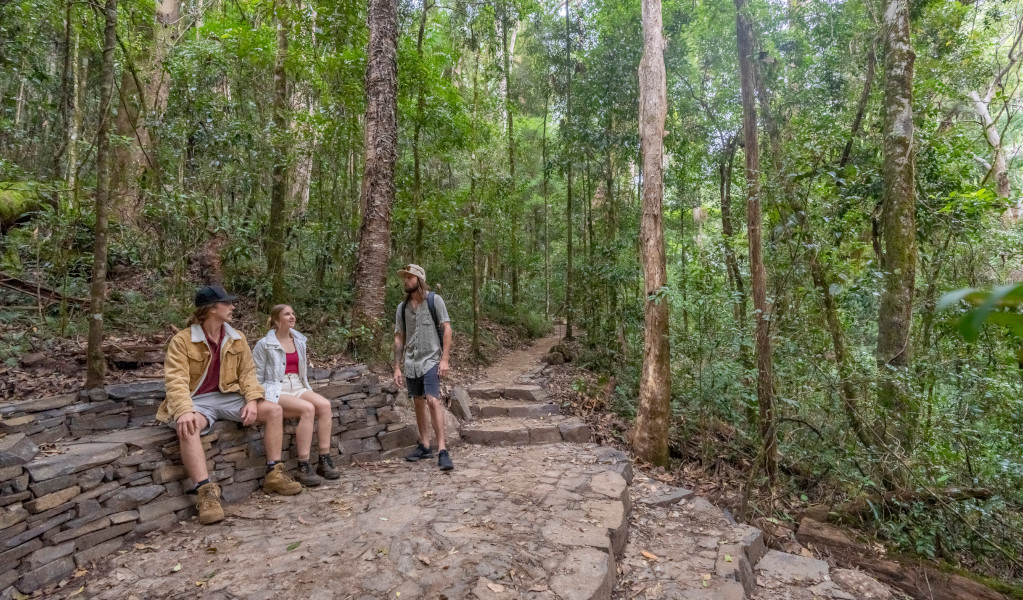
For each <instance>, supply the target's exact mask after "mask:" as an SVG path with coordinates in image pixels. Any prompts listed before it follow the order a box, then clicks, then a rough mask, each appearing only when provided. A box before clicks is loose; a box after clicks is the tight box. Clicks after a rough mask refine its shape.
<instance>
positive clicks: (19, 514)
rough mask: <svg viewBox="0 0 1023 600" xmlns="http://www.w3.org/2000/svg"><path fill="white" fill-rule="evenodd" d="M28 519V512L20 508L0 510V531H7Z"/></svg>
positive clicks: (13, 507)
mask: <svg viewBox="0 0 1023 600" xmlns="http://www.w3.org/2000/svg"><path fill="white" fill-rule="evenodd" d="M27 518H28V511H27V510H25V509H24V508H22V507H21V506H12V507H11V508H4V509H0V529H7V528H8V527H13V526H15V525H17V524H18V523H21V522H22V521H24V520H25V519H27Z"/></svg>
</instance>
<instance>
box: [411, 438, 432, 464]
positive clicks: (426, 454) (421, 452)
mask: <svg viewBox="0 0 1023 600" xmlns="http://www.w3.org/2000/svg"><path fill="white" fill-rule="evenodd" d="M420 458H433V450H432V449H431V448H429V447H427V446H424V445H423V443H422V442H419V443H418V444H416V449H415V450H413V451H412V452H411V454H409V455H408V456H406V457H405V460H407V461H409V462H416V461H417V460H419V459H420Z"/></svg>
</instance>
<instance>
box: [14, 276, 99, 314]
mask: <svg viewBox="0 0 1023 600" xmlns="http://www.w3.org/2000/svg"><path fill="white" fill-rule="evenodd" d="M0 286H2V287H5V288H7V289H9V290H14V291H16V292H21V293H22V294H28V295H30V296H34V297H36V298H38V299H39V300H40V301H45V303H46V305H50V304H57V303H59V302H67V303H68V304H76V305H78V306H82V307H87V306H89V301H88V300H85V299H82V298H75V297H73V296H65V295H64V294H62V293H60V292H58V291H57V290H54V289H51V288H48V287H46V286H45V285H42V284H40V283H32V282H30V281H25V280H23V279H18V278H17V277H14V276H12V275H8V274H6V273H0Z"/></svg>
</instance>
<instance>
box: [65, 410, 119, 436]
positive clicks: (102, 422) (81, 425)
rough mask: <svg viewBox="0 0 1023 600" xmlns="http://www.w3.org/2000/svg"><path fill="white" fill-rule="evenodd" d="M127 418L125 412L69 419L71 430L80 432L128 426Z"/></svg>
mask: <svg viewBox="0 0 1023 600" xmlns="http://www.w3.org/2000/svg"><path fill="white" fill-rule="evenodd" d="M129 418H130V417H129V416H128V415H127V414H120V415H103V416H93V415H89V416H84V417H74V418H72V419H71V432H72V433H76V434H82V433H87V432H90V431H106V430H111V429H124V428H125V427H127V426H128V419H129Z"/></svg>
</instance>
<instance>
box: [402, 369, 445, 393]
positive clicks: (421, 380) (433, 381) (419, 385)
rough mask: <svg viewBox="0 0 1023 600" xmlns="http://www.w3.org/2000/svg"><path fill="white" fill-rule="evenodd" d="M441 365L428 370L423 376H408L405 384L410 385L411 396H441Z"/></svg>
mask: <svg viewBox="0 0 1023 600" xmlns="http://www.w3.org/2000/svg"><path fill="white" fill-rule="evenodd" d="M439 369H440V366H439V365H438V366H435V367H434V368H432V369H430V370H429V371H427V372H426V373H425V374H424V375H423V376H422V377H406V378H405V385H407V386H408V396H409V398H419V397H421V396H432V397H434V398H440V374H439Z"/></svg>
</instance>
